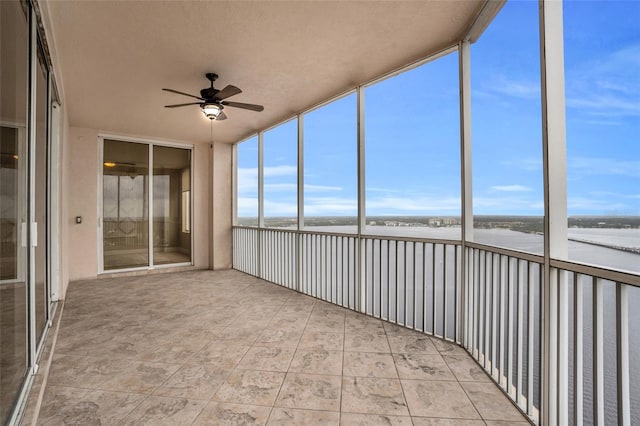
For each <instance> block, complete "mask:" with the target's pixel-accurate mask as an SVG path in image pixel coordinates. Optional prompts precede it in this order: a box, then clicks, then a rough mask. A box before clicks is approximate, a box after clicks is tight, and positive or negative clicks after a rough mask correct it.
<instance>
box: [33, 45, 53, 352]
mask: <svg viewBox="0 0 640 426" xmlns="http://www.w3.org/2000/svg"><path fill="white" fill-rule="evenodd" d="M35 109H36V121H35V124H36V141H35V143H36V145H35V148H36V149H35V157H36V158H35V170H34V176H35V179H34V183H35V200H34V203H33V206H34V212H35V222H36V224H37V230H38V233H37V245H36V246H35V248H34V263H35V296H36V307H35V311H36V342H40V339H41V338H42V335H43V333H44V331H45V328H46V326H47V321H48V318H47V311H48V302H47V292H48V289H47V275H48V274H47V235H48V234H49V233H48V229H47V228H48V226H47V225H48V223H47V205H48V204H47V203H48V199H47V198H48V191H47V184H48V182H47V176H48V167H47V142H48V137H47V136H48V130H47V128H48V126H47V118H48V117H47V111H48V109H49V102H48V76H47V68H46V66H45V65H44V59H43V54H42V51H41V49H38V67H37V69H36V105H35Z"/></svg>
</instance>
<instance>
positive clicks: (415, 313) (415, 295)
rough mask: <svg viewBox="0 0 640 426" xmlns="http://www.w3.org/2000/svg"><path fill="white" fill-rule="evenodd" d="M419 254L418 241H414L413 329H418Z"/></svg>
mask: <svg viewBox="0 0 640 426" xmlns="http://www.w3.org/2000/svg"><path fill="white" fill-rule="evenodd" d="M417 254H418V250H416V243H415V242H414V243H413V329H414V330H417V329H418V327H417V324H418V307H417V305H416V303H417V301H418V286H417V285H416V282H417V280H418V267H417V265H418V261H417V258H418V256H417Z"/></svg>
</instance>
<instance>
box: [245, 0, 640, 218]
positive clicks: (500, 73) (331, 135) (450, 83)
mask: <svg viewBox="0 0 640 426" xmlns="http://www.w3.org/2000/svg"><path fill="white" fill-rule="evenodd" d="M537 11H538V3H537V2H534V1H510V2H508V3H507V4H506V5H505V7H504V8H503V9H502V11H501V12H500V14H499V15H498V16H497V18H496V19H495V21H494V22H493V23H492V25H491V26H490V27H489V28H488V29H487V30H486V31H485V33H484V34H483V35H482V37H481V39H480V40H479V41H478V42H477V43H475V44H474V45H472V49H471V73H472V74H471V75H472V131H473V141H472V145H473V152H472V158H473V199H474V213H475V214H509V215H511V214H522V215H541V214H543V182H542V160H541V156H542V147H541V132H542V130H541V106H540V103H541V100H540V99H541V96H540V77H539V68H540V59H539V39H538V16H537ZM564 20H565V22H564V27H565V41H564V43H565V82H566V84H565V86H566V100H567V109H566V113H567V189H568V197H567V204H568V210H569V214H570V215H582V214H586V215H589V214H593V215H608V214H621V215H640V2H638V1H627V2H620V1H591V2H586V1H579V2H578V1H565V5H564ZM457 70H458V56H457V53H456V52H454V53H452V54H449V55H447V56H445V57H442V58H439V59H437V60H435V61H432V62H429V63H427V64H425V65H422V66H420V67H418V68H415V69H412V70H410V71H407V72H405V73H403V74H401V75H399V76H396V77H392V78H390V79H387V80H384V81H382V82H379V83H376V84H375V85H373V86H370V87H367V88H366V89H365V92H364V96H365V111H366V117H365V138H366V139H365V140H366V160H365V161H366V163H365V170H366V200H367V202H366V212H367V215H411V216H417V215H455V216H457V215H459V214H460V164H459V107H458V78H457ZM356 132H357V128H356V96H355V94H351V95H348V96H347V97H345V98H342V99H339V100H338V101H335V102H332V103H330V104H328V105H326V106H324V107H321V108H319V109H317V110H315V111H312V112H310V113H308V114H306V115H305V118H304V134H305V151H304V154H305V155H304V161H305V214H306V216H323V215H346V216H354V215H356V212H357V195H356V194H357V191H356V190H357V164H356V136H357V135H356ZM296 136H297V122H296V121H295V120H293V121H290V122H287V123H285V124H283V125H281V126H278V127H276V128H274V129H272V130H270V131H268V132H266V133H265V136H264V150H265V151H264V165H265V216H266V217H270V216H295V214H296V203H297V201H296V187H297V185H296V177H297V172H296V161H297V146H296ZM238 175H239V200H238V212H239V216H256V215H257V189H256V188H257V138H252V139H251V140H249V141H247V142H244V143H242V144H240V146H239V171H238Z"/></svg>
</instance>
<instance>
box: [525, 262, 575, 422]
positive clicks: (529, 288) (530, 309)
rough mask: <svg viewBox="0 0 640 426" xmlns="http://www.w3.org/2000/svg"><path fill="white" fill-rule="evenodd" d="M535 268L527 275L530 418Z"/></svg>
mask: <svg viewBox="0 0 640 426" xmlns="http://www.w3.org/2000/svg"><path fill="white" fill-rule="evenodd" d="M534 268H535V266H534V264H533V263H529V271H528V273H527V306H528V307H527V329H528V331H527V367H528V368H527V414H528V415H529V416H530V417H533V400H534V398H533V381H534V380H533V362H534V356H533V353H534V352H533V345H534V339H533V337H534V336H533V330H534V328H533V326H534V324H533V322H534V321H535V319H534V318H535V317H534V309H535V304H534V302H535V298H534V296H533V295H534V292H533V290H534V288H533V287H534V283H533V278H532V276H533V275H534V274H532V271H533V270H534ZM538 277H540V274H538ZM576 426H577V424H576Z"/></svg>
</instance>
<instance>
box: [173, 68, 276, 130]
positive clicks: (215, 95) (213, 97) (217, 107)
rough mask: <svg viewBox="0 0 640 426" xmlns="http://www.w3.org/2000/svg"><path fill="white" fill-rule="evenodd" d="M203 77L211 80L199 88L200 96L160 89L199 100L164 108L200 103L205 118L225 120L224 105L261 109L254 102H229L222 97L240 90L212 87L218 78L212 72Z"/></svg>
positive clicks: (233, 87) (228, 96)
mask: <svg viewBox="0 0 640 426" xmlns="http://www.w3.org/2000/svg"><path fill="white" fill-rule="evenodd" d="M205 77H207V79H208V80H209V81H210V82H211V87H205V88H204V89H202V90H200V96H195V95H190V94H188V93H184V92H179V91H177V90H173V89H162V90H164V91H165V92H171V93H177V94H179V95H184V96H189V97H191V98H195V99H198V100H199V101H200V102H189V103H186V104H174V105H165V106H164V107H165V108H178V107H183V106H187V105H200V109H201V110H202V112H203V113H204V115H205V116H207V118H209V119H211V120H225V119H226V118H227V116H226V115H225V113H224V112H222V110H223V109H224V107H225V106H230V107H234V108H242V109H248V110H250V111H258V112H260V111H262V110H264V107H263V106H262V105H255V104H245V103H242V102H229V101H225V100H224V99H227V98H230V97H231V96H235V95H237V94H239V93H242V90H240V89H238V88H237V87H236V86H231V85H229V86H227V87H225V88H224V89H222V90H218V89H216V88H214V87H213V82H214V81H216V80H217V79H218V75H217V74H214V73H212V72H210V73H207V74H205Z"/></svg>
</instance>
